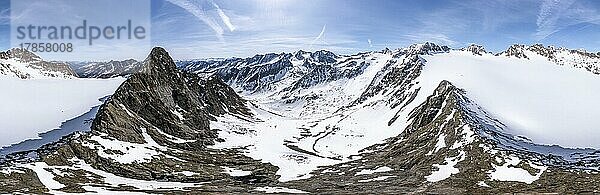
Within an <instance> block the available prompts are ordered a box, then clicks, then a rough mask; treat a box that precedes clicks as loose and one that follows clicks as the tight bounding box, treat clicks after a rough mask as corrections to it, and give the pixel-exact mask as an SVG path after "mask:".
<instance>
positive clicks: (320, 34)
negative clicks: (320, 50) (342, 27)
mask: <svg viewBox="0 0 600 195" xmlns="http://www.w3.org/2000/svg"><path fill="white" fill-rule="evenodd" d="M326 27H327V24H325V25H323V28H322V29H321V32H320V33H319V35H318V36H317V37H315V39H313V40H312V42H310V48H312V46H313V45H314V44H315V42H317V41H318V40H319V39H321V38H323V34H325V28H326Z"/></svg>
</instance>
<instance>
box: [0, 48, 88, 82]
mask: <svg viewBox="0 0 600 195" xmlns="http://www.w3.org/2000/svg"><path fill="white" fill-rule="evenodd" d="M0 76H9V77H16V78H22V79H29V78H43V77H54V78H74V77H76V76H77V74H76V73H75V72H74V71H73V70H72V69H71V68H70V67H69V65H68V64H66V63H62V62H52V61H44V60H43V59H42V58H40V57H39V56H38V55H35V54H34V53H32V52H29V51H27V50H23V49H19V48H14V49H10V50H8V51H3V52H0Z"/></svg>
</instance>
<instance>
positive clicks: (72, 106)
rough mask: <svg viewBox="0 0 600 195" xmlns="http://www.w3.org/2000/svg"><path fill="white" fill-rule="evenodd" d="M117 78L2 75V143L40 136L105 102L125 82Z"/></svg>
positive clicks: (0, 117)
mask: <svg viewBox="0 0 600 195" xmlns="http://www.w3.org/2000/svg"><path fill="white" fill-rule="evenodd" d="M124 80H125V79H124V78H114V79H54V78H41V79H18V78H12V77H6V76H0V93H1V94H2V95H0V108H1V109H0V127H1V129H0V146H7V145H10V144H15V143H18V142H21V141H24V140H27V139H36V138H38V133H41V132H47V131H50V130H52V129H57V128H59V127H60V126H61V123H62V122H65V121H67V120H69V119H73V118H75V117H77V116H80V115H81V114H83V113H86V112H87V111H89V110H90V109H91V108H92V107H94V106H98V105H100V104H102V101H100V100H99V99H100V98H102V97H104V96H107V95H111V94H112V93H113V92H114V91H115V90H116V88H117V87H118V86H119V85H120V84H121V83H122V82H123V81H124Z"/></svg>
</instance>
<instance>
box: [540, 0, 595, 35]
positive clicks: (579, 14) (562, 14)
mask: <svg viewBox="0 0 600 195" xmlns="http://www.w3.org/2000/svg"><path fill="white" fill-rule="evenodd" d="M582 23H587V24H588V25H589V24H596V25H600V12H599V11H598V7H594V6H589V5H587V4H586V3H585V2H582V1H575V0H560V1H559V0H545V1H543V2H542V4H541V6H540V10H539V13H538V15H537V21H536V24H537V30H536V33H535V34H534V36H535V38H536V39H537V40H544V39H546V38H548V37H549V36H551V35H552V34H554V33H557V32H559V31H561V30H564V29H566V28H569V27H571V26H573V25H577V24H582ZM585 26H587V25H585Z"/></svg>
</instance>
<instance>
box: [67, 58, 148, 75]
mask: <svg viewBox="0 0 600 195" xmlns="http://www.w3.org/2000/svg"><path fill="white" fill-rule="evenodd" d="M71 67H72V68H73V69H74V70H75V72H77V75H79V77H82V78H112V77H118V76H127V75H131V74H133V73H135V72H138V71H140V70H141V69H142V67H143V62H139V61H137V60H134V59H128V60H123V61H115V60H111V61H108V62H80V63H71Z"/></svg>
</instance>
